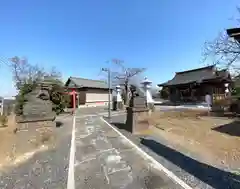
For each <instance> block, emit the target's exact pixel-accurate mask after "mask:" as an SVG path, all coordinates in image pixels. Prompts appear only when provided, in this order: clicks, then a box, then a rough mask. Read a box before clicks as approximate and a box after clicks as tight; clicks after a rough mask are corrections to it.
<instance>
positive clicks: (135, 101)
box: [125, 86, 149, 134]
mask: <svg viewBox="0 0 240 189" xmlns="http://www.w3.org/2000/svg"><path fill="white" fill-rule="evenodd" d="M130 91H131V99H130V102H129V107H127V120H126V123H125V124H126V127H127V130H128V131H130V132H132V133H133V134H138V133H139V132H141V131H142V130H147V129H148V128H149V124H148V121H146V120H144V118H147V117H148V107H147V106H146V105H147V103H146V98H145V97H144V96H141V95H140V94H138V93H136V87H135V86H131V87H130Z"/></svg>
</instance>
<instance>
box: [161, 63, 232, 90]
mask: <svg viewBox="0 0 240 189" xmlns="http://www.w3.org/2000/svg"><path fill="white" fill-rule="evenodd" d="M227 77H228V72H227V71H226V70H221V71H217V70H216V68H215V66H207V67H203V68H198V69H194V70H187V71H183V72H176V74H175V76H174V78H173V79H172V80H169V81H167V82H165V83H162V84H159V85H158V86H171V85H180V84H188V83H194V82H198V83H201V82H203V81H206V80H211V79H216V78H227Z"/></svg>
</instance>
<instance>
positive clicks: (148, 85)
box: [141, 77, 154, 110]
mask: <svg viewBox="0 0 240 189" xmlns="http://www.w3.org/2000/svg"><path fill="white" fill-rule="evenodd" d="M141 84H142V85H143V90H144V92H145V98H146V102H147V107H148V108H149V109H151V110H152V109H153V108H154V101H153V98H152V94H151V92H150V89H151V84H152V81H150V80H148V78H147V77H145V78H144V80H143V81H142V82H141Z"/></svg>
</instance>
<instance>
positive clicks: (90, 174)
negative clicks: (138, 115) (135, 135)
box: [74, 116, 182, 189]
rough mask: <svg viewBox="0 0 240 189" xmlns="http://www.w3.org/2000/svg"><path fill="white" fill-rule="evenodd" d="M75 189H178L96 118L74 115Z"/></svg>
mask: <svg viewBox="0 0 240 189" xmlns="http://www.w3.org/2000/svg"><path fill="white" fill-rule="evenodd" d="M75 126H76V131H75V166H74V175H75V176H74V180H75V183H74V184H75V188H84V189H90V188H91V189H110V188H111V189H115V188H116V189H118V188H129V189H158V188H162V189H164V188H166V189H167V188H168V189H169V188H171V189H174V188H182V187H180V186H179V185H178V184H175V182H174V181H172V180H171V179H170V178H169V177H167V176H166V175H165V174H164V173H163V172H161V171H159V170H157V169H155V168H154V166H153V164H152V163H151V162H150V161H146V160H144V159H143V158H142V157H141V156H140V155H139V154H138V152H137V151H136V149H135V148H133V147H132V146H131V145H130V144H129V143H128V142H127V141H126V139H124V138H123V137H122V136H120V135H119V134H118V133H116V132H115V131H114V130H113V129H112V128H111V127H110V126H108V125H107V124H106V123H104V122H103V121H101V120H100V118H99V117H98V116H88V117H85V118H81V117H78V116H76V125H75Z"/></svg>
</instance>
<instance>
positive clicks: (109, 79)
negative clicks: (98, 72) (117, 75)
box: [102, 67, 111, 121]
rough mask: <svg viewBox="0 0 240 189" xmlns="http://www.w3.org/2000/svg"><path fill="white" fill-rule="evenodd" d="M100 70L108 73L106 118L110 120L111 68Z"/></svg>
mask: <svg viewBox="0 0 240 189" xmlns="http://www.w3.org/2000/svg"><path fill="white" fill-rule="evenodd" d="M102 71H104V72H107V73H108V119H109V121H111V70H110V67H109V68H102Z"/></svg>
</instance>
